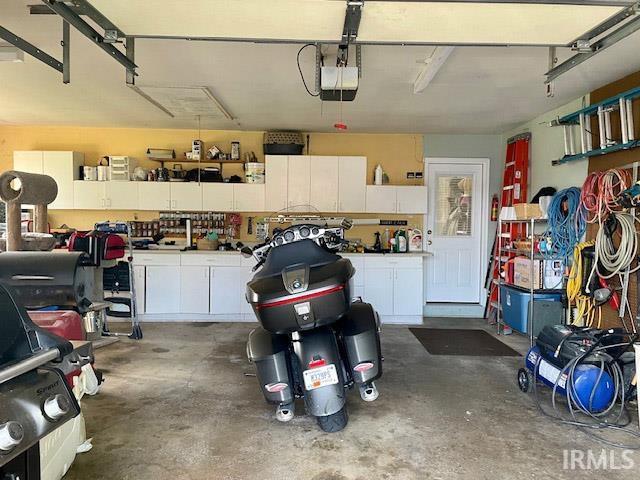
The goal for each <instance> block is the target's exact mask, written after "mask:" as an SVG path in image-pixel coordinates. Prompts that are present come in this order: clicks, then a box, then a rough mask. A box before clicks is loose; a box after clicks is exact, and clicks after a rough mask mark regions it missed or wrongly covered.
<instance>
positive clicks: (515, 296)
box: [500, 285, 562, 333]
mask: <svg viewBox="0 0 640 480" xmlns="http://www.w3.org/2000/svg"><path fill="white" fill-rule="evenodd" d="M529 296H530V294H529V292H525V291H522V290H519V289H517V288H513V287H509V286H507V285H500V305H501V306H502V319H503V321H504V323H506V324H507V325H509V326H510V327H511V328H513V329H514V330H517V331H519V332H522V333H528V329H527V318H528V317H529ZM533 298H534V302H535V301H541V300H546V301H550V302H560V301H562V294H561V293H535V294H534V295H533Z"/></svg>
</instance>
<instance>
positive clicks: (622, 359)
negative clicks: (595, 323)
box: [518, 325, 637, 415]
mask: <svg viewBox="0 0 640 480" xmlns="http://www.w3.org/2000/svg"><path fill="white" fill-rule="evenodd" d="M636 339H637V336H633V338H629V335H628V334H627V333H625V332H624V331H622V330H620V329H610V330H600V329H594V328H582V327H575V326H571V325H547V326H545V327H544V328H543V329H542V330H541V331H540V333H539V335H538V338H537V339H536V344H535V345H534V346H533V347H531V348H530V349H529V351H528V353H527V356H526V358H525V366H524V368H521V369H520V370H519V371H518V386H519V388H520V390H522V391H523V392H528V391H530V390H531V389H532V386H533V382H534V381H539V382H540V383H541V384H543V385H546V386H547V387H549V388H551V389H553V391H554V395H561V396H563V397H565V398H567V400H568V402H569V403H570V405H571V408H574V409H576V410H578V411H581V412H583V413H586V414H589V415H595V414H602V413H605V412H607V411H609V410H610V409H611V408H612V407H613V406H614V405H615V403H616V401H617V399H618V396H619V395H622V394H623V393H624V394H625V395H624V396H625V397H627V398H628V397H629V395H630V393H631V388H632V386H631V381H630V379H631V378H633V376H634V374H635V366H634V363H633V359H632V355H633V354H632V353H631V352H628V350H629V348H630V347H631V345H632V344H633V342H634V341H635V340H636ZM630 369H633V372H631V371H629V370H630ZM627 379H629V380H627Z"/></svg>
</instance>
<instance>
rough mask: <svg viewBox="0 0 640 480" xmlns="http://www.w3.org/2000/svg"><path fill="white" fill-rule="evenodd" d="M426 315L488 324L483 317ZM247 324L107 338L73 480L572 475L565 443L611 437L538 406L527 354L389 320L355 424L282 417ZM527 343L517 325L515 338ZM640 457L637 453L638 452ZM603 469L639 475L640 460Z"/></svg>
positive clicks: (354, 409) (355, 408)
mask: <svg viewBox="0 0 640 480" xmlns="http://www.w3.org/2000/svg"><path fill="white" fill-rule="evenodd" d="M427 324H428V325H430V326H443V327H450V328H460V327H461V326H468V327H470V328H486V327H485V324H484V322H483V321H481V320H477V321H476V320H462V319H439V320H438V319H436V320H427ZM252 328H253V325H251V324H237V323H235V324H232V323H217V324H209V323H207V324H197V323H191V324H145V325H144V333H145V338H144V340H143V341H141V342H135V341H130V340H128V339H124V340H122V341H120V342H118V343H116V344H114V345H111V346H109V347H106V348H103V349H100V350H98V352H97V355H96V356H97V365H98V367H99V368H102V369H103V370H104V371H105V375H106V378H107V381H106V383H105V384H104V385H103V389H102V391H101V392H100V393H99V394H98V396H96V397H92V398H86V399H85V400H84V402H83V409H84V412H85V415H86V419H87V429H88V435H89V436H91V437H93V443H94V448H93V450H92V451H90V452H89V453H86V454H82V455H80V456H78V458H77V460H76V462H75V464H74V465H73V467H72V469H71V471H70V472H69V474H68V475H67V476H66V477H65V478H66V479H67V480H88V479H92V480H97V479H109V480H146V479H152V480H164V479H171V480H204V479H263V480H271V479H274V480H275V479H312V480H344V479H353V480H355V479H358V480H360V479H363V480H364V479H453V478H456V479H473V480H480V479H491V480H496V479H511V480H513V479H525V478H540V479H565V478H566V479H569V478H582V479H584V478H602V477H603V473H604V472H602V471H583V470H580V471H570V470H563V450H564V449H588V448H590V449H593V450H594V451H596V452H597V453H599V452H600V451H601V450H602V448H603V447H602V446H601V445H600V444H597V443H595V442H593V441H592V440H590V439H589V438H588V437H586V436H585V435H584V434H583V433H580V432H578V431H577V430H575V429H572V428H567V427H562V426H559V425H557V424H554V423H552V422H551V421H549V420H547V419H545V418H542V417H541V416H540V415H539V414H538V412H537V410H536V408H535V406H534V404H533V402H532V399H531V398H530V397H528V396H527V395H524V394H522V393H521V392H520V391H519V390H518V389H517V387H516V384H515V372H516V370H517V368H518V367H519V366H520V364H521V362H522V359H521V358H508V357H499V358H498V357H484V358H480V357H453V356H432V355H429V354H428V353H427V351H426V350H425V349H424V348H423V347H422V346H421V345H420V343H419V342H418V341H417V340H416V339H415V338H414V336H413V335H412V334H411V332H409V330H408V329H407V328H404V327H391V326H385V328H384V329H383V340H382V343H383V352H384V355H385V357H386V361H385V365H384V368H385V373H384V375H383V377H382V379H381V380H380V381H379V383H378V386H379V389H380V394H381V395H380V398H379V399H378V400H377V401H376V402H374V403H372V404H365V403H364V402H362V401H361V400H360V397H359V395H358V393H357V391H352V392H351V393H350V395H349V401H348V408H349V414H350V419H349V425H348V426H347V428H346V429H345V430H344V431H343V432H340V433H337V434H325V433H323V432H322V431H320V430H319V428H318V427H317V425H316V423H315V421H314V419H312V418H311V417H307V416H305V415H303V408H302V406H301V405H300V406H299V408H298V412H299V413H300V415H299V416H296V418H295V419H294V420H292V421H291V422H290V423H288V424H281V423H279V422H277V421H276V420H275V418H274V409H273V407H271V406H270V405H267V404H266V403H265V402H264V400H263V398H262V395H261V393H260V390H259V388H258V385H257V382H256V379H255V378H254V377H247V376H245V375H244V374H245V372H253V366H252V365H250V364H249V363H248V362H247V360H246V357H245V341H246V338H247V335H248V333H249V331H250V330H251V329H252ZM507 342H508V343H510V344H512V346H516V347H518V346H519V347H520V349H525V348H526V341H524V339H523V338H521V337H516V336H515V335H514V336H511V337H507ZM634 455H635V456H634V459H635V460H636V466H637V465H640V453H637V454H634ZM637 468H638V467H636V469H633V470H626V471H622V470H617V471H609V472H606V473H604V474H605V475H611V478H614V476H615V478H620V479H624V478H637V472H638V470H637Z"/></svg>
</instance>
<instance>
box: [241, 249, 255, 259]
mask: <svg viewBox="0 0 640 480" xmlns="http://www.w3.org/2000/svg"><path fill="white" fill-rule="evenodd" d="M240 254H242V256H243V257H244V258H249V257H252V256H253V250H251V248H250V247H242V248H241V249H240Z"/></svg>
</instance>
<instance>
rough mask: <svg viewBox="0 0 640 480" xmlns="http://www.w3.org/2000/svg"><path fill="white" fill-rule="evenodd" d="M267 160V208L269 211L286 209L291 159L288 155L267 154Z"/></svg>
mask: <svg viewBox="0 0 640 480" xmlns="http://www.w3.org/2000/svg"><path fill="white" fill-rule="evenodd" d="M265 162H266V164H265V207H266V210H267V211H268V212H280V211H286V209H287V195H288V194H287V189H288V188H289V187H288V185H289V180H288V168H289V167H288V165H289V159H288V157H287V156H286V155H267V156H266V157H265Z"/></svg>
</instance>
